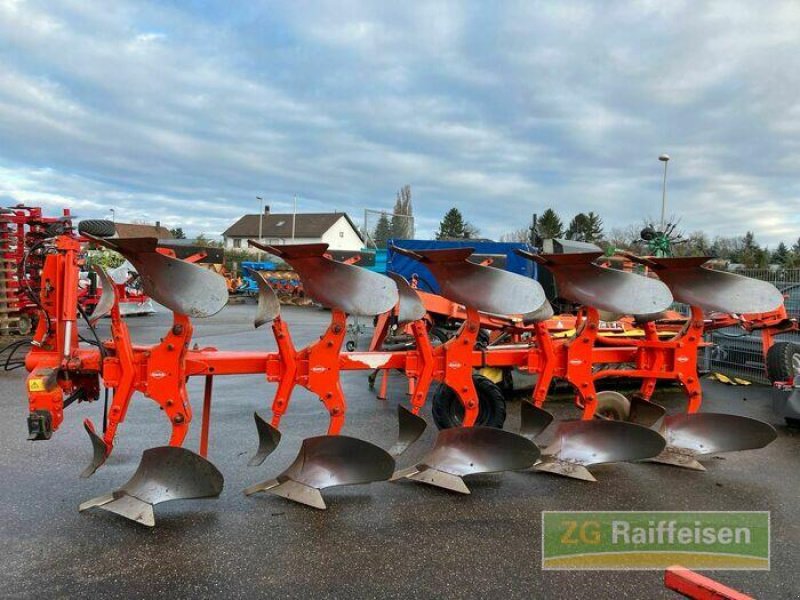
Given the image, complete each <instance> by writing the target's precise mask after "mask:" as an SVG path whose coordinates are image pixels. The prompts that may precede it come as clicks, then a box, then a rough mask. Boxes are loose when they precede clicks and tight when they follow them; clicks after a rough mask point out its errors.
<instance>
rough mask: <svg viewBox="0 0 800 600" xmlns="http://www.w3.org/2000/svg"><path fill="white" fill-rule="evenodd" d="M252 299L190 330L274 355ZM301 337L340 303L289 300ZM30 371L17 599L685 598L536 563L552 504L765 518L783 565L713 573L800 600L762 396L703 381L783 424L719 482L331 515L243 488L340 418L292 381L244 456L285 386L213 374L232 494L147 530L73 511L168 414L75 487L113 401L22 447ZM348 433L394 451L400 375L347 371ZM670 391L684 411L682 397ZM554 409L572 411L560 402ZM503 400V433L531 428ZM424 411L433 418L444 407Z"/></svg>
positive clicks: (10, 576) (789, 451)
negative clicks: (268, 426)
mask: <svg viewBox="0 0 800 600" xmlns="http://www.w3.org/2000/svg"><path fill="white" fill-rule="evenodd" d="M253 311H254V307H253V306H247V305H244V306H229V307H227V308H226V309H225V310H224V311H223V312H222V313H220V314H219V315H217V316H216V317H214V318H212V319H209V320H207V321H197V322H196V331H195V334H196V335H195V340H196V341H197V342H198V343H199V344H200V345H201V346H216V347H218V348H220V349H231V350H245V349H272V348H274V341H273V340H272V339H271V333H270V331H269V329H268V328H264V330H259V331H254V330H253V328H252V325H251V319H252V314H253ZM284 317H285V318H286V319H287V321H288V322H289V323H290V325H291V328H292V333H293V336H294V338H295V341H296V343H297V344H298V345H300V344H303V343H307V342H309V341H311V340H312V339H314V338H315V337H317V336H318V335H320V334H321V333H322V331H323V330H324V327H325V324H326V321H327V318H328V316H327V313H325V312H323V311H320V310H316V309H310V308H305V309H301V308H296V307H288V308H285V310H284ZM128 322H129V326H130V328H131V331H132V334H133V336H134V339H135V340H136V341H137V342H138V343H146V342H154V341H157V340H158V338H159V337H160V336H161V335H163V333H164V332H165V331H166V329H167V327H168V325H169V317H168V315H167V314H164V313H161V314H158V315H155V316H151V317H136V318H130V319H128ZM24 377H25V373H24V372H23V371H15V372H11V373H0V476H1V477H2V481H1V482H0V596H2V597H4V598H34V597H35V598H60V597H64V598H66V597H68V598H88V597H91V598H111V597H126V598H156V597H170V598H211V597H224V598H249V597H259V596H261V597H281V598H283V597H298V598H341V597H349V598H410V597H416V598H475V597H481V598H486V597H492V598H493V597H504V598H591V599H592V600H598V599H602V598H675V597H677V595H676V594H674V593H673V592H670V591H668V590H665V589H664V587H663V583H662V581H663V573H662V572H660V571H613V572H608V571H605V572H597V571H574V572H565V571H542V569H541V567H540V564H541V526H540V523H541V512H542V511H543V510H587V509H598V510H628V509H630V510H648V511H651V510H653V511H654V510H670V511H672V510H735V511H740V510H769V511H771V519H772V521H771V523H772V546H771V548H772V556H771V570H770V571H753V572H747V571H724V572H723V571H719V572H709V575H710V576H712V577H716V578H718V579H720V580H722V581H724V582H725V583H727V584H728V585H731V586H733V587H735V588H738V589H741V590H742V591H746V592H748V593H750V594H751V595H754V596H756V597H759V598H797V597H800V570H798V568H797V565H798V562H797V551H798V547H799V546H800V526H799V525H798V520H797V516H796V512H797V509H798V482H799V481H800V478H799V477H798V472H799V471H800V469H799V468H798V467H799V465H800V453H799V452H798V451H799V450H800V433H798V432H797V431H796V430H790V429H787V428H786V427H785V426H784V425H783V423H782V422H781V420H780V419H779V418H777V417H776V416H774V415H773V414H772V412H771V409H770V397H769V393H768V391H767V390H766V389H765V388H757V387H756V386H751V387H728V386H724V385H722V384H718V383H713V382H705V384H704V389H705V403H704V410H707V411H714V410H717V411H721V412H731V413H736V414H743V415H749V416H752V417H756V418H759V419H762V420H765V421H768V422H770V423H772V424H774V425H775V426H776V427H777V429H778V432H779V437H778V439H777V440H776V441H775V442H774V443H772V444H771V445H770V446H768V447H767V448H765V449H762V450H757V451H748V452H741V453H736V454H727V455H724V457H721V458H718V459H712V460H709V461H708V462H707V463H706V464H707V466H708V471H707V472H705V473H701V472H694V471H688V470H682V469H677V468H673V467H668V466H662V465H654V464H631V463H624V464H615V465H608V466H602V467H596V468H594V469H593V472H594V473H595V475H596V476H597V479H598V481H597V483H586V482H581V481H574V480H569V479H565V478H561V477H557V476H552V475H546V474H541V473H529V472H521V473H504V474H500V475H483V476H476V477H473V478H471V480H470V481H469V485H470V488H471V489H472V495H470V496H462V495H458V494H453V493H448V492H445V491H442V490H438V489H434V488H429V487H427V486H423V485H419V484H415V483H411V482H403V483H376V484H371V485H367V486H352V487H345V488H335V489H332V490H327V491H325V492H324V495H325V497H326V499H327V501H328V506H329V508H328V510H327V511H316V510H314V509H310V508H307V507H304V506H300V505H296V504H293V503H290V502H288V501H285V500H283V499H281V498H277V497H274V496H270V495H267V494H259V495H257V496H253V497H249V498H248V497H245V496H244V495H243V494H242V492H241V490H242V489H243V488H244V487H246V486H248V485H250V484H252V483H254V482H257V481H260V480H263V479H267V478H269V477H271V476H274V475H275V474H277V473H279V472H280V471H282V470H283V468H284V467H285V466H287V465H288V464H289V463H290V462H291V461H292V460H293V458H294V457H295V455H296V453H297V451H298V449H299V446H300V443H301V440H302V439H303V438H304V437H310V436H313V435H319V434H321V433H324V431H325V429H326V426H327V415H326V413H325V412H324V410H323V409H322V406H321V405H320V403H319V402H318V400H317V399H315V398H312V397H310V395H309V394H307V393H306V392H305V391H304V390H300V389H298V390H297V392H296V395H295V396H294V398H293V402H292V405H291V408H290V410H289V412H288V414H287V415H286V416H285V418H284V421H283V424H282V427H281V429H282V431H283V440H282V442H281V444H280V446H279V448H278V449H277V450H276V452H275V453H274V454H273V455H272V456H270V458H269V459H268V460H267V462H266V463H265V464H264V465H262V466H261V467H256V468H252V467H248V466H247V459H248V456H249V454H251V453H252V452H253V451H254V449H255V446H256V434H255V429H254V425H253V421H252V413H253V411H254V410H261V411H266V410H267V409H268V406H269V403H270V402H271V396H272V392H273V389H274V388H273V386H272V385H271V384H268V383H266V382H265V381H264V380H263V378H262V377H258V376H240V377H218V378H217V379H216V380H215V388H214V392H215V396H214V407H213V422H212V430H211V431H212V433H211V448H210V458H211V460H212V461H213V462H214V463H215V464H216V465H217V466H218V467H219V468H220V470H221V471H222V472H223V474H224V475H225V489H224V491H223V493H222V495H221V497H220V498H219V499H216V500H193V501H182V502H172V503H166V504H161V505H159V506H157V507H156V520H157V525H156V527H155V528H153V529H149V528H145V527H142V526H139V525H137V524H135V523H132V522H129V521H126V520H124V519H122V518H120V517H118V516H116V515H113V514H110V513H107V512H104V511H99V510H94V511H89V512H86V513H83V514H79V513H78V512H77V506H78V504H79V503H80V502H81V501H83V500H86V499H88V498H91V497H94V496H97V495H100V494H103V493H106V492H109V491H111V490H112V489H115V488H116V487H117V486H119V485H121V484H122V483H124V482H125V481H126V480H127V479H128V478H129V477H130V475H131V474H132V472H133V471H134V469H135V467H136V465H137V464H138V461H139V458H140V456H141V452H142V451H143V450H144V449H146V448H148V447H152V446H157V445H163V444H165V443H166V441H167V439H168V433H169V427H168V424H167V421H166V419H165V418H164V416H163V413H161V412H160V411H159V410H158V409H157V407H156V405H155V404H154V403H153V402H151V401H149V400H148V399H146V398H143V397H141V396H136V397H134V401H133V403H132V406H131V409H130V412H129V414H128V418H127V420H126V422H125V423H124V424H123V425H122V427H121V428H120V430H119V433H118V437H117V439H118V442H117V446H116V448H115V451H114V453H113V455H112V456H111V457H110V459H109V460H108V463H107V464H106V465H104V466H103V467H102V468H101V469H100V470H99V471H98V472H97V473H96V474H95V475H94V476H93V477H91V478H90V479H88V480H82V479H79V478H78V475H79V473H80V471H81V470H82V469H83V467H84V466H85V464H87V463H88V460H89V457H90V455H91V448H90V444H89V440H88V439H87V438H86V434H85V432H84V431H83V428H82V426H81V422H82V420H83V418H84V417H87V416H89V417H91V418H93V419H94V421H95V423H97V424H99V423H100V421H101V414H102V405H101V403H95V404H81V405H73V406H72V407H70V408H68V409H67V411H66V418H65V422H64V424H63V425H62V427H61V429H60V430H59V431H58V432H56V434H55V435H54V436H53V438H52V439H51V440H50V441H48V442H29V441H27V440H26V434H27V431H26V416H27V403H26V398H25V391H24ZM201 385H202V382H201V381H199V380H198V381H192V382H191V383H190V394H191V397H192V401H193V406H194V409H195V415H196V420H195V422H194V426H193V431H192V432H191V433H190V437H189V439H188V441H187V447H188V448H191V449H196V448H197V440H198V432H199V413H200V409H201V405H202V389H201ZM343 386H344V390H345V393H346V395H347V398H348V400H349V404H348V420H347V425H346V428H345V433H347V434H348V435H352V436H356V437H360V438H363V439H366V440H369V441H372V442H374V443H376V444H378V445H381V446H383V447H384V448H388V447H389V446H390V445H391V444H392V443H393V441H394V439H395V437H396V405H397V403H398V402H400V401H402V400H404V399H405V386H404V380H403V379H402V377H401V376H399V375H395V376H393V377H392V379H391V385H390V394H389V400H387V401H380V400H377V399H376V398H375V395H374V393H373V392H371V391H370V390H369V389H368V388H367V383H366V374H365V373H363V372H362V373H351V374H345V375H344V376H343ZM658 400H659V401H660V402H662V403H663V404H665V405H666V406H667V407H668V409H669V410H671V411H676V410H679V409H680V408H681V407H682V406H683V404H684V403H683V401H682V399H681V397H680V396H679V395H676V394H675V392H674V390H666V391H660V392H659V397H658ZM548 408H549V409H550V410H551V411H552V412H554V413H555V414H556V416H557V417H574V416H575V414H576V413H575V411H574V408H573V407H572V406H570V404H568V403H566V402H556V401H554V402H551V403H549V404H548ZM518 413H519V403H512V404H510V406H509V418H508V421H507V427H508V428H511V429H513V428H515V427H516V426H517V425H518V422H519V418H518ZM425 416H426V418H427V419H428V421H429V423H431V421H430V413H429V411H427V413H426V415H425ZM434 429H435V428H434V427H433V426H432V425H430V426H429V427H428V430H427V432H426V433H425V435H424V436H423V438H422V440H421V441H420V442H419V443H418V444H417V446H416V447H413V448H412V449H411V450H409V452H408V453H407V455H406V456H404V457H403V458H402V459H401V461H400V462H399V466H401V467H402V466H406V465H409V464H412V463H413V461H414V460H415V459H417V458H419V457H421V456H422V454H423V453H424V451H425V449H426V448H428V447H430V445H431V444H432V442H433V439H434V436H435V431H434Z"/></svg>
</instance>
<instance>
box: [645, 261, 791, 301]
mask: <svg viewBox="0 0 800 600" xmlns="http://www.w3.org/2000/svg"><path fill="white" fill-rule="evenodd" d="M645 260H646V263H647V264H648V265H650V266H652V268H653V269H654V270H655V272H656V273H657V274H658V277H659V279H661V280H662V281H663V282H664V283H666V284H667V285H668V286H669V288H670V289H671V290H672V293H673V294H674V295H675V299H676V300H678V301H679V302H684V303H686V304H690V305H693V306H699V307H700V308H702V309H703V310H704V311H706V312H713V311H718V312H722V313H729V314H742V313H765V312H770V311H773V310H776V309H778V308H779V307H780V306H781V305H782V304H783V295H782V294H781V292H780V291H779V290H778V288H776V287H775V286H774V285H772V284H771V283H769V282H766V281H759V280H757V279H752V278H750V277H744V276H742V275H737V274H736V273H728V272H727V271H716V270H714V269H707V268H705V267H703V266H702V265H703V264H704V263H706V262H708V261H709V260H710V259H709V258H708V257H702V256H701V257H688V258H648V259H645Z"/></svg>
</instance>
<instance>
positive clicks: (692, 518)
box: [542, 511, 770, 570]
mask: <svg viewBox="0 0 800 600" xmlns="http://www.w3.org/2000/svg"><path fill="white" fill-rule="evenodd" d="M769 526H770V521H769V512H766V511H764V512H628V511H610V512H588V511H574V512H566V511H559V512H550V511H545V512H543V513H542V568H543V569H554V570H569V569H584V570H592V569H633V570H644V569H659V570H660V569H665V568H667V567H668V566H670V565H673V564H676V563H678V564H681V565H683V566H685V567H687V568H689V569H730V570H769V544H770V528H769Z"/></svg>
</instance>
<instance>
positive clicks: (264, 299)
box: [250, 270, 281, 329]
mask: <svg viewBox="0 0 800 600" xmlns="http://www.w3.org/2000/svg"><path fill="white" fill-rule="evenodd" d="M250 273H251V274H252V275H253V279H254V280H255V282H256V285H258V309H257V310H256V317H255V320H254V323H253V324H254V325H255V328H256V329H258V328H259V327H261V326H262V325H264V324H266V323H271V322H272V321H274V320H275V319H276V318H277V317H278V316H280V314H281V303H280V301H279V300H278V296H277V295H276V294H275V290H273V289H272V286H271V285H270V284H269V282H268V281H267V279H266V278H265V277H264V275H263V273H261V272H260V271H253V270H251V271H250Z"/></svg>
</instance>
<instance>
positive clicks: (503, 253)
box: [386, 240, 538, 294]
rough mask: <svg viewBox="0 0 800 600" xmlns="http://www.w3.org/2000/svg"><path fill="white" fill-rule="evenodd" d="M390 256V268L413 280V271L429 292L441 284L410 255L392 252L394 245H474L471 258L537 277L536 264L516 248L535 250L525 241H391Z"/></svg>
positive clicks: (418, 247) (417, 247) (412, 247)
mask: <svg viewBox="0 0 800 600" xmlns="http://www.w3.org/2000/svg"><path fill="white" fill-rule="evenodd" d="M388 246H389V255H388V259H387V261H386V270H387V271H391V272H393V273H399V274H400V275H402V276H403V277H405V278H406V279H409V280H410V279H411V276H412V275H413V274H415V273H416V274H417V275H418V276H419V288H420V289H421V290H425V291H427V292H433V293H434V294H438V293H439V284H438V283H437V281H436V279H435V278H434V277H433V275H432V274H431V272H430V271H429V270H428V268H427V267H426V266H425V265H423V264H421V263H419V262H417V261H416V260H414V259H413V258H409V257H407V256H403V255H402V254H398V253H397V252H393V251H392V246H397V247H398V248H404V249H407V250H433V249H444V248H473V249H474V250H475V253H474V254H473V255H472V257H470V260H471V261H473V262H477V263H480V262H483V261H484V260H486V259H491V261H492V262H491V266H493V267H496V268H498V269H503V270H505V271H510V272H512V273H518V274H520V275H524V276H525V277H530V278H532V279H537V276H538V269H537V265H536V263H533V262H531V261H529V260H528V259H526V258H522V257H521V256H517V255H516V254H515V253H514V250H515V249H517V248H521V249H523V250H528V251H534V250H535V249H534V248H533V246H531V245H530V244H525V243H521V242H489V241H482V240H447V241H444V240H442V241H439V240H389V244H388Z"/></svg>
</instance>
